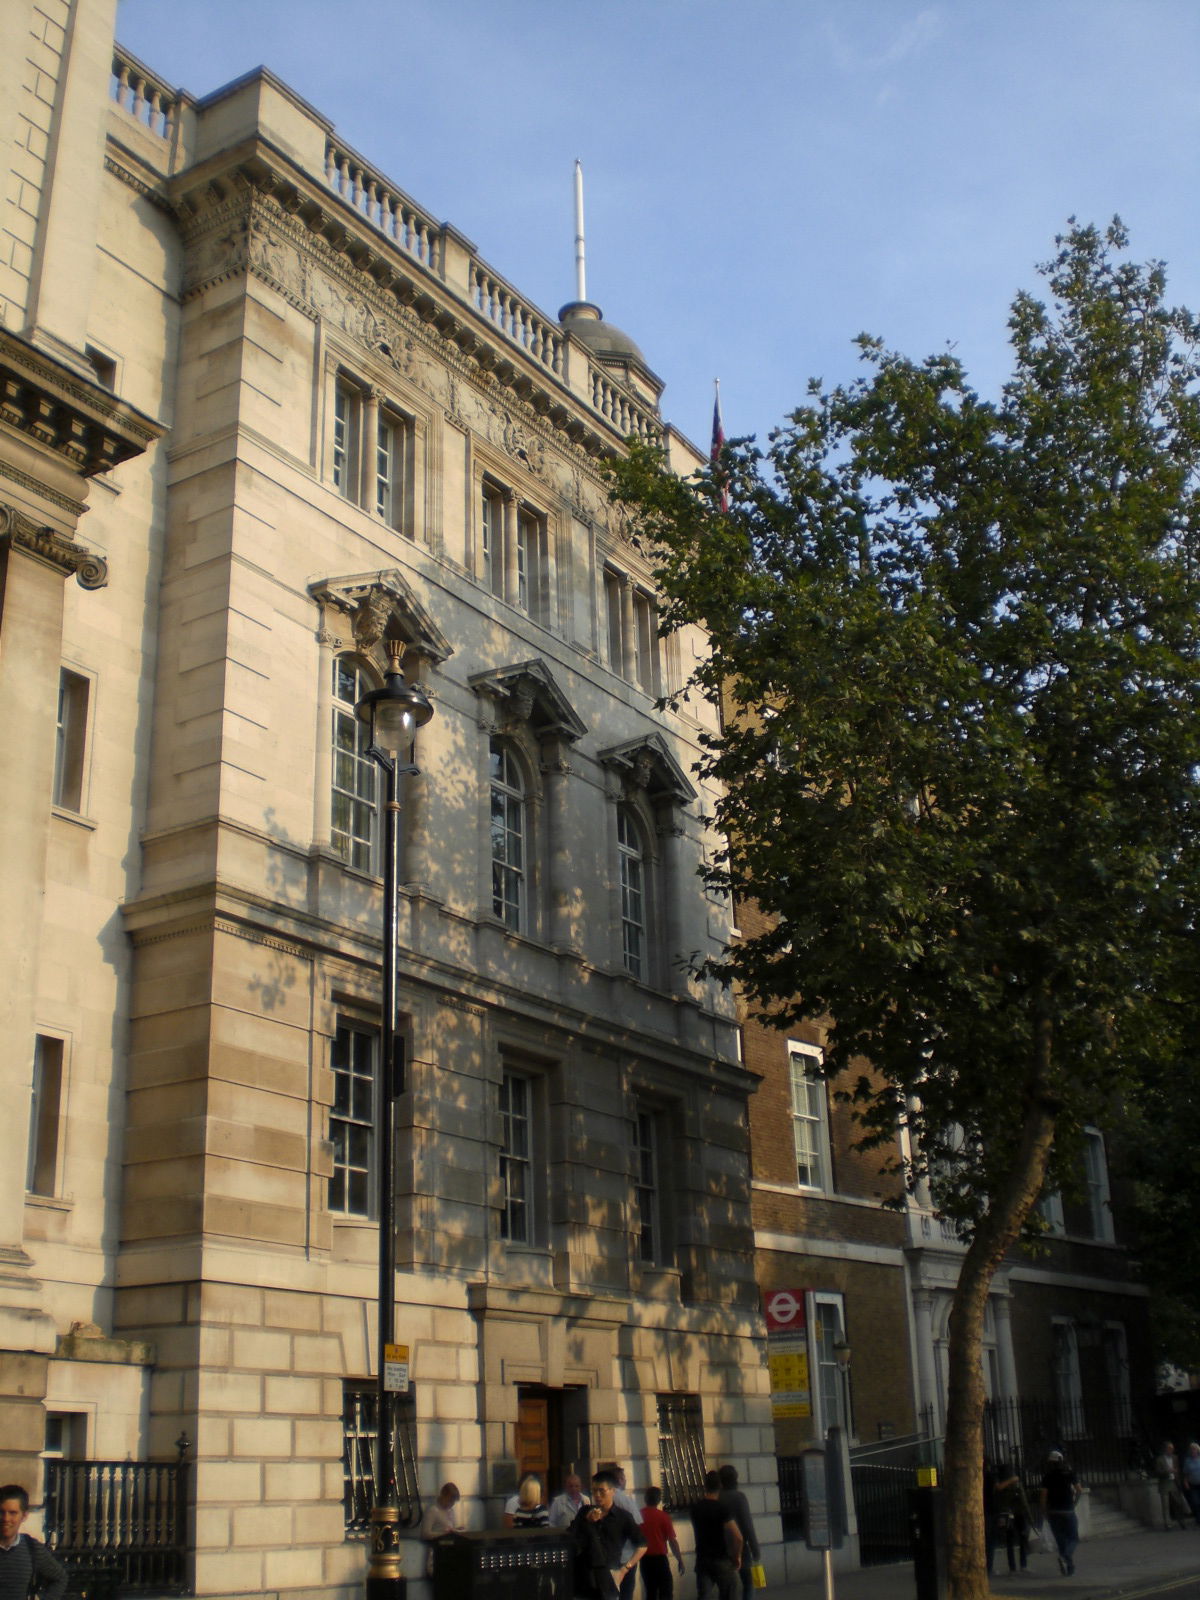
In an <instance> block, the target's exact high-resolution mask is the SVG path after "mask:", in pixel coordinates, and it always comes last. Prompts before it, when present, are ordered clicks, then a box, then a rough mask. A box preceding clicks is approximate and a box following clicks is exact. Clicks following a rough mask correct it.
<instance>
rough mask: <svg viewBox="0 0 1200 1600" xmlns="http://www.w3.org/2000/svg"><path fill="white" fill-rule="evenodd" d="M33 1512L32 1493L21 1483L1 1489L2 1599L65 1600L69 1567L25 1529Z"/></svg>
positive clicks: (9, 1484) (0, 1576)
mask: <svg viewBox="0 0 1200 1600" xmlns="http://www.w3.org/2000/svg"><path fill="white" fill-rule="evenodd" d="M28 1511H29V1494H28V1491H27V1490H25V1489H23V1488H22V1487H21V1485H20V1484H19V1483H8V1484H5V1485H4V1486H3V1488H0V1600H26V1597H27V1596H32V1595H35V1594H37V1595H39V1596H41V1597H42V1600H62V1597H63V1593H64V1592H65V1590H66V1587H67V1569H66V1567H64V1566H63V1565H62V1563H61V1562H59V1561H56V1560H55V1558H54V1557H53V1556H52V1555H51V1554H50V1552H49V1550H47V1549H46V1546H45V1545H44V1544H42V1542H41V1540H40V1539H31V1538H30V1537H29V1535H28V1534H27V1533H22V1532H21V1524H22V1523H23V1522H24V1521H25V1517H26V1515H27V1514H28Z"/></svg>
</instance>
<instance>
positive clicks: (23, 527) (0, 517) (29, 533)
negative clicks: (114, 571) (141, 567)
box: [0, 504, 108, 589]
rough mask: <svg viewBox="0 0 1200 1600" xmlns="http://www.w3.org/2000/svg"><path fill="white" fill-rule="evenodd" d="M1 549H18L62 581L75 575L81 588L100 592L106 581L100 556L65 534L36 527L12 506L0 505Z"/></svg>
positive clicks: (103, 561)
mask: <svg viewBox="0 0 1200 1600" xmlns="http://www.w3.org/2000/svg"><path fill="white" fill-rule="evenodd" d="M0 547H3V548H6V549H8V548H11V549H15V550H21V551H23V552H24V554H25V555H27V556H32V557H33V558H34V559H35V560H36V561H40V562H42V563H43V565H45V566H47V567H53V568H54V570H55V571H56V572H58V573H61V574H62V576H63V577H64V578H66V577H70V575H71V574H72V573H74V574H75V578H76V580H77V582H78V583H79V586H80V588H81V589H103V588H104V586H105V584H106V583H107V582H108V562H107V561H105V559H104V557H103V556H98V555H96V553H95V552H94V551H92V550H89V549H88V548H87V547H86V545H82V544H78V543H77V542H76V541H75V540H74V539H69V538H68V537H67V535H66V534H65V533H59V532H57V531H56V529H54V528H46V527H41V526H39V524H38V523H36V522H34V520H33V518H32V517H27V516H26V515H25V513H24V512H23V511H18V510H17V509H16V507H15V506H6V505H3V504H0Z"/></svg>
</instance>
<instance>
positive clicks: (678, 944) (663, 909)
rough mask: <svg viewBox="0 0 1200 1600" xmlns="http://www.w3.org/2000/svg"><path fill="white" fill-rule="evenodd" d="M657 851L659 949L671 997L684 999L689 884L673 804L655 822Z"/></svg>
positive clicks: (680, 820) (680, 826)
mask: <svg viewBox="0 0 1200 1600" xmlns="http://www.w3.org/2000/svg"><path fill="white" fill-rule="evenodd" d="M658 839H659V850H660V852H661V855H662V871H661V873H660V875H659V883H660V885H661V895H662V898H661V905H660V908H659V914H660V915H661V917H662V934H661V939H660V949H661V951H662V954H663V958H664V959H665V961H666V963H667V971H666V973H665V974H664V976H665V977H666V980H667V986H668V987H669V988H670V990H671V993H672V994H676V995H680V996H686V995H689V994H690V993H691V989H690V987H689V980H688V971H687V964H686V957H687V956H688V955H690V951H688V950H685V949H684V948H683V947H684V943H685V940H684V929H685V928H687V926H688V917H687V906H686V894H687V888H688V883H689V878H688V872H687V861H686V859H685V850H684V829H683V818H682V816H681V815H680V811H679V807H678V806H677V805H675V804H672V805H670V806H666V807H664V808H663V810H662V812H661V814H660V816H659V819H658Z"/></svg>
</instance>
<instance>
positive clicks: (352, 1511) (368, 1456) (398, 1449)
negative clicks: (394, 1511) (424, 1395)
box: [342, 1379, 421, 1533]
mask: <svg viewBox="0 0 1200 1600" xmlns="http://www.w3.org/2000/svg"><path fill="white" fill-rule="evenodd" d="M378 1414H379V1390H378V1387H377V1386H376V1385H375V1384H374V1383H370V1382H366V1381H362V1382H360V1381H358V1380H355V1379H348V1380H346V1381H345V1382H344V1383H343V1384H342V1504H343V1508H344V1510H345V1514H346V1532H347V1533H365V1532H366V1530H367V1528H368V1527H369V1526H370V1521H371V1508H372V1506H373V1505H374V1504H375V1450H376V1446H377V1444H378V1441H379V1429H378V1424H377V1422H376V1417H377V1416H378ZM392 1429H393V1431H392V1465H393V1466H394V1468H395V1471H396V1498H397V1500H398V1501H399V1504H400V1526H401V1527H402V1528H415V1527H416V1525H417V1523H418V1522H420V1520H421V1492H420V1489H419V1488H418V1486H417V1437H416V1435H417V1409H416V1403H415V1401H414V1399H413V1396H412V1394H411V1393H409V1394H397V1395H393V1397H392Z"/></svg>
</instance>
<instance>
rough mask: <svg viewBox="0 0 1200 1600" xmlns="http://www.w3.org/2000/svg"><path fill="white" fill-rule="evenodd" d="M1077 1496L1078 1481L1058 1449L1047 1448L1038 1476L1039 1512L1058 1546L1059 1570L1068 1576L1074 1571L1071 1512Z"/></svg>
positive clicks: (1075, 1530)
mask: <svg viewBox="0 0 1200 1600" xmlns="http://www.w3.org/2000/svg"><path fill="white" fill-rule="evenodd" d="M1078 1499H1079V1483H1078V1481H1077V1479H1076V1477H1075V1474H1074V1473H1073V1472H1072V1471H1071V1469H1070V1467H1069V1466H1068V1465H1067V1464H1066V1462H1065V1461H1064V1460H1063V1458H1062V1451H1061V1450H1051V1452H1050V1454H1049V1455H1048V1456H1047V1457H1046V1471H1045V1473H1044V1475H1043V1477H1042V1492H1041V1506H1042V1515H1043V1516H1044V1517H1045V1519H1046V1521H1047V1522H1048V1523H1049V1524H1050V1532H1051V1533H1052V1534H1053V1535H1054V1542H1055V1544H1056V1545H1057V1546H1058V1568H1059V1571H1060V1572H1064V1573H1065V1574H1066V1575H1067V1577H1068V1578H1070V1577H1073V1576H1074V1573H1075V1550H1076V1547H1077V1546H1078V1544H1079V1518H1078V1517H1077V1516H1076V1514H1075V1502H1076V1500H1078Z"/></svg>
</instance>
